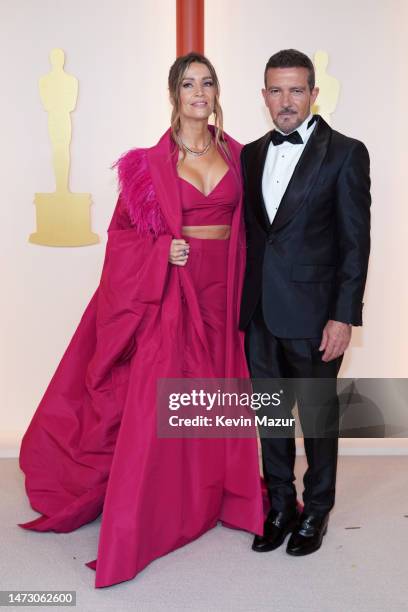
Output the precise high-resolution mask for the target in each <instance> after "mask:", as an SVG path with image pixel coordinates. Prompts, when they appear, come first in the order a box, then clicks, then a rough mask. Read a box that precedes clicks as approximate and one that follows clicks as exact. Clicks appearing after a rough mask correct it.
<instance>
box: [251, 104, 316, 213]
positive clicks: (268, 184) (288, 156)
mask: <svg viewBox="0 0 408 612" xmlns="http://www.w3.org/2000/svg"><path fill="white" fill-rule="evenodd" d="M312 117H313V115H312V113H310V115H309V116H308V117H307V119H305V120H304V122H303V123H302V124H301V125H300V126H299V127H298V128H297V131H298V132H299V134H300V135H301V137H302V140H303V144H292V143H291V142H282V144H280V145H274V144H273V143H272V142H271V143H270V144H269V148H268V152H267V154H266V160H265V167H264V171H263V175H262V194H263V198H264V202H265V206H266V211H267V213H268V217H269V221H270V222H271V223H272V221H273V219H274V217H275V215H276V212H277V210H278V208H279V205H280V203H281V200H282V197H283V195H284V193H285V191H286V188H287V186H288V183H289V181H290V179H291V176H292V174H293V171H294V169H295V167H296V164H297V163H298V161H299V158H300V156H301V154H302V151H303V149H304V148H305V145H306V143H307V141H308V140H309V137H310V135H311V133H312V132H313V130H314V128H315V127H316V121H314V122H313V123H312V125H311V126H310V127H309V128H308V127H307V124H308V123H309V121H310V119H311V118H312ZM277 131H278V132H281V130H278V129H277ZM293 131H295V130H293ZM281 133H282V134H283V132H281Z"/></svg>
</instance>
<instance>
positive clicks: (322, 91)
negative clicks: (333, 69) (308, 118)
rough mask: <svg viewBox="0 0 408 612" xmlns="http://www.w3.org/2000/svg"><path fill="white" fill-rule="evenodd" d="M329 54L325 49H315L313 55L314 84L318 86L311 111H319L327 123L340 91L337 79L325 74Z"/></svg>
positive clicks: (329, 121) (334, 108) (329, 120)
mask: <svg viewBox="0 0 408 612" xmlns="http://www.w3.org/2000/svg"><path fill="white" fill-rule="evenodd" d="M328 63H329V55H328V53H327V52H326V51H316V53H315V55H314V66H315V71H316V86H317V87H318V88H319V95H318V96H317V100H316V103H315V105H314V106H313V112H314V113H319V115H321V116H322V117H323V119H324V120H325V121H327V123H328V124H329V125H331V116H332V114H333V113H334V111H335V110H336V107H337V102H338V99H339V93H340V83H339V81H338V80H337V79H336V78H334V77H332V76H330V75H329V74H327V72H326V70H327V66H328Z"/></svg>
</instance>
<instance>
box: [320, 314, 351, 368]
mask: <svg viewBox="0 0 408 612" xmlns="http://www.w3.org/2000/svg"><path fill="white" fill-rule="evenodd" d="M350 340H351V325H349V324H348V323H342V322H341V321H332V320H329V321H327V323H326V325H325V326H324V329H323V335H322V341H321V344H320V346H319V351H324V353H323V355H322V361H331V360H332V359H336V358H337V357H340V355H343V353H344V351H345V350H346V348H347V347H348V345H349V344H350Z"/></svg>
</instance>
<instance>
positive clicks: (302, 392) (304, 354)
mask: <svg viewBox="0 0 408 612" xmlns="http://www.w3.org/2000/svg"><path fill="white" fill-rule="evenodd" d="M320 343H321V337H319V338H300V339H289V338H277V337H276V336H274V335H273V334H272V333H271V332H270V330H269V329H268V327H267V326H266V323H265V321H264V317H263V313H262V298H261V299H260V300H259V302H258V306H257V308H256V310H255V313H254V316H253V317H252V319H251V321H250V323H249V325H248V327H247V330H246V336H245V350H246V356H247V360H248V365H249V369H250V372H251V377H252V379H253V390H254V392H265V390H266V386H265V383H266V382H267V381H265V380H264V382H263V381H262V379H273V381H272V380H268V383H267V386H268V390H269V392H283V394H284V401H283V402H282V404H281V407H280V408H278V409H277V408H274V410H273V413H274V416H280V417H283V418H285V417H291V416H293V415H292V410H293V408H294V405H295V402H296V401H297V405H298V413H299V418H300V424H301V426H302V430H303V435H304V446H305V453H306V457H307V463H308V467H307V470H306V472H305V475H304V478H303V484H304V491H303V503H304V511H305V512H307V513H313V514H316V515H318V516H323V515H324V514H326V513H327V512H329V511H330V510H331V508H332V507H333V505H334V500H335V485H336V470H337V452H338V433H339V402H338V397H337V393H336V379H337V374H338V372H339V369H340V366H341V362H342V359H343V356H340V357H339V358H337V359H333V360H332V361H329V362H324V361H322V354H323V351H319V346H320ZM289 379H291V380H289ZM299 379H300V380H299ZM269 431H271V430H270V429H269ZM284 432H285V433H277V434H274V435H273V436H272V437H271V435H268V434H267V433H266V429H263V428H261V427H260V428H259V433H260V438H261V445H262V463H263V472H264V478H265V481H266V485H267V488H268V494H269V499H270V503H271V507H272V508H273V509H274V510H276V511H278V512H279V511H283V512H288V511H289V512H291V511H292V510H293V509H294V508H295V506H296V499H297V495H296V488H295V485H294V480H295V475H294V465H295V456H296V445H295V437H294V428H292V430H289V429H288V428H286V429H285V430H284ZM283 436H285V437H283Z"/></svg>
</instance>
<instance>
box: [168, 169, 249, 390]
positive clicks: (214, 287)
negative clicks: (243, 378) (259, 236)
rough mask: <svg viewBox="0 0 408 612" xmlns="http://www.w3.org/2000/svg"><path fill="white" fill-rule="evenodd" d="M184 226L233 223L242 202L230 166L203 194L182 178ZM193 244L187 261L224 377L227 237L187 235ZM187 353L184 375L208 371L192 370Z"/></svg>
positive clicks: (216, 364)
mask: <svg viewBox="0 0 408 612" xmlns="http://www.w3.org/2000/svg"><path fill="white" fill-rule="evenodd" d="M178 181H179V188H180V196H181V203H182V210H183V225H186V226H188V225H198V226H199V225H230V224H231V218H232V213H233V211H234V208H235V206H237V204H238V201H239V191H238V186H237V184H236V182H235V181H234V179H233V176H232V172H231V169H230V168H229V169H228V170H227V172H226V174H224V176H223V177H222V178H221V180H220V181H219V182H218V184H217V185H215V187H214V188H213V190H212V191H211V192H210V193H209V194H208V195H204V194H203V193H201V191H200V190H199V189H197V188H196V187H195V186H194V185H192V184H191V183H189V182H188V181H186V180H184V179H183V178H179V180H178ZM185 240H186V242H188V243H189V244H190V254H189V258H188V261H187V264H186V268H188V270H189V272H190V275H191V278H192V280H193V283H194V288H195V290H196V293H197V296H198V301H199V304H200V310H201V315H202V318H203V321H204V325H205V331H206V337H207V341H208V345H209V352H210V355H211V357H212V364H211V365H212V368H213V371H214V375H215V376H217V377H220V378H223V377H224V376H225V372H224V367H225V342H224V341H223V339H224V337H225V325H226V319H225V317H226V304H227V297H226V295H227V263H228V244H229V241H228V240H213V239H201V238H191V237H190V236H186V237H185ZM189 344H190V343H189V338H188V337H187V338H186V342H185V345H186V347H187V350H186V353H185V355H184V375H185V376H193V377H195V378H198V377H199V376H200V375H202V376H205V373H204V372H203V373H202V374H200V373H198V372H197V371H195V372H192V371H190V369H189V363H190V360H189V355H188V346H189Z"/></svg>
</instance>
